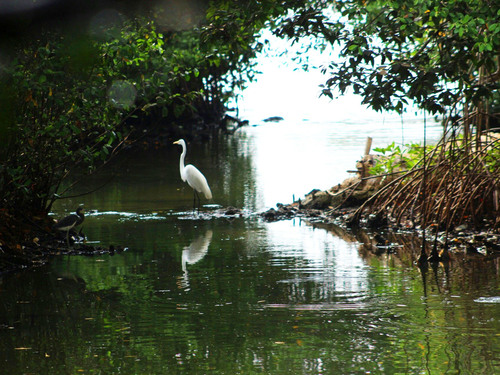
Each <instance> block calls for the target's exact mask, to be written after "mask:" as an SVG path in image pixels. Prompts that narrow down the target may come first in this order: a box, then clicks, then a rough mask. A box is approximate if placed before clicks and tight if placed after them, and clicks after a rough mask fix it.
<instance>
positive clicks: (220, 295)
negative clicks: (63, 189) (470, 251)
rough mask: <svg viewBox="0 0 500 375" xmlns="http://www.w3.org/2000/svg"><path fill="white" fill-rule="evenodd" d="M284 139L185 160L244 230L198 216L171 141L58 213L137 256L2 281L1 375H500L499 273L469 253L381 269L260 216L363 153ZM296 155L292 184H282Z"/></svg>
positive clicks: (268, 130)
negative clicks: (424, 266) (434, 264)
mask: <svg viewBox="0 0 500 375" xmlns="http://www.w3.org/2000/svg"><path fill="white" fill-rule="evenodd" d="M272 126H275V127H274V128H273V127H272ZM277 126H284V127H285V128H284V129H283V131H284V132H279V133H278V132H277V129H276V127H277ZM287 126H288V125H287V124H272V125H266V127H256V128H249V129H247V130H246V131H245V132H244V133H242V134H240V135H238V136H236V137H234V138H231V139H229V140H228V141H225V142H212V143H209V144H206V145H204V146H200V145H197V144H194V145H190V147H189V149H188V156H187V159H188V161H189V162H193V163H194V164H196V165H197V166H198V167H199V168H200V169H201V170H202V171H203V172H204V174H205V175H206V176H207V179H208V181H209V183H210V185H211V187H212V191H213V193H214V197H215V199H214V202H212V203H214V204H218V205H221V206H224V207H226V206H229V205H233V206H237V207H242V208H244V209H245V215H244V216H243V217H237V218H225V217H219V216H217V215H216V216H215V217H214V216H208V215H199V216H196V215H193V214H192V211H191V207H192V192H191V190H190V189H189V188H188V187H187V185H183V184H182V182H181V181H180V177H179V174H178V156H179V149H178V148H176V147H174V146H172V147H167V148H165V149H162V150H156V151H153V152H138V153H136V154H134V155H131V156H130V157H128V158H124V159H123V160H120V161H118V162H117V163H115V164H113V165H112V166H111V167H110V168H108V169H107V170H105V171H104V173H102V174H101V175H100V176H99V177H96V178H93V179H91V180H87V181H85V182H82V183H80V184H78V186H77V188H76V189H74V190H73V191H72V193H74V194H78V193H81V192H84V191H88V190H94V189H95V188H96V187H99V186H101V185H103V183H104V182H107V184H105V185H104V186H103V187H102V188H101V189H99V190H96V191H95V192H93V193H91V194H89V195H85V196H80V197H75V198H73V199H70V200H66V201H62V202H60V203H58V205H57V206H56V207H55V208H54V210H55V214H56V216H58V217H59V216H62V215H64V214H66V213H67V212H69V211H73V210H74V208H75V207H76V205H78V204H80V203H84V204H85V206H86V208H87V210H94V211H93V212H91V214H90V215H89V216H88V217H87V218H86V221H85V223H84V225H83V231H84V232H85V234H86V235H87V238H88V241H89V242H90V243H96V244H101V245H103V246H108V245H110V244H113V245H115V246H117V245H122V246H127V247H128V249H127V250H126V251H124V252H122V253H119V254H115V255H114V256H111V255H104V256H94V257H80V256H71V257H68V256H61V257H56V258H54V259H53V261H52V262H51V263H50V264H49V265H47V266H44V267H42V268H39V269H37V270H34V271H33V270H31V271H28V272H25V273H20V274H16V275H10V276H7V277H4V278H3V279H2V280H1V285H0V363H1V365H2V369H1V370H0V372H1V373H5V374H80V373H81V374H205V373H213V374H252V373H264V374H365V373H380V374H396V373H398V374H444V373H449V374H458V373H460V374H494V373H499V372H500V324H499V321H498V317H499V316H500V301H499V295H500V294H499V290H498V268H499V265H498V261H493V260H492V261H489V262H486V263H480V262H478V261H477V260H476V259H474V258H470V259H469V258H460V259H457V260H456V261H455V262H454V263H452V264H451V265H450V266H449V267H448V268H445V267H443V266H439V267H438V268H436V269H435V270H433V269H429V270H427V271H426V272H424V273H420V271H419V270H418V268H416V267H415V266H414V265H413V263H412V261H413V259H414V256H415V251H418V248H417V250H414V251H412V250H411V241H409V242H408V244H406V245H405V246H406V247H408V246H409V247H410V250H406V251H403V250H401V251H400V252H398V253H397V254H392V255H387V254H386V255H381V256H375V255H373V254H372V253H371V252H369V251H367V250H366V249H367V244H363V242H364V241H365V239H364V237H363V235H362V234H354V233H346V232H343V231H342V230H340V229H339V228H334V227H326V228H323V227H321V228H320V227H315V226H313V225H310V224H308V223H306V222H304V221H301V220H300V219H294V220H289V221H282V222H275V223H265V222H262V221H261V220H260V219H259V218H258V217H256V216H254V215H252V213H253V212H255V211H258V210H261V209H263V208H266V207H268V206H270V205H272V204H274V203H276V202H277V201H283V202H289V201H291V197H290V195H296V196H302V195H304V194H305V193H307V192H308V191H309V190H307V189H310V188H313V187H315V186H314V185H316V187H320V188H324V186H320V185H321V184H325V183H327V181H330V182H331V183H333V181H335V182H336V181H338V180H339V179H340V176H341V174H342V173H344V171H345V170H346V169H350V168H352V164H353V161H352V158H351V157H352V155H355V156H354V157H353V158H354V160H355V158H356V155H360V154H361V153H362V150H363V145H362V144H361V145H358V144H356V145H354V146H353V147H351V148H349V147H348V146H346V142H347V139H350V140H352V138H353V134H352V133H349V132H348V133H347V135H344V136H341V135H339V132H338V129H333V130H331V131H330V133H328V132H327V133H326V135H325V136H324V137H323V138H321V142H320V143H321V144H322V145H323V146H316V147H313V146H312V145H311V144H310V142H312V139H313V138H314V137H313V136H314V134H313V135H310V137H311V139H309V137H302V138H300V137H295V138H294V137H292V136H291V135H290V134H291V133H290V132H286V130H287V129H288V130H290V128H287ZM292 127H293V126H292ZM315 129H316V130H315ZM308 130H309V131H310V132H313V133H314V132H315V131H318V133H321V134H325V133H324V131H325V128H324V127H323V126H319V125H318V127H317V128H314V125H313V126H311V127H310V128H309V129H308ZM271 134H274V135H275V136H274V138H270V135H271ZM279 134H281V136H280V135H279ZM342 137H344V138H342ZM363 137H364V134H363ZM269 139H272V142H270V141H269ZM286 139H288V140H287V141H286V142H285V140H286ZM264 140H265V142H264ZM300 144H302V145H304V147H303V148H300V147H299V146H298V145H300ZM342 147H343V150H345V151H344V152H343V153H342V154H341V156H339V153H338V150H339V148H341V149H342ZM273 149H274V150H275V151H279V153H278V154H277V155H275V156H274V157H273V153H272V152H271V150H273ZM358 150H359V152H358ZM311 152H314V153H315V155H314V156H315V158H314V159H312V158H311V155H310V154H311ZM308 158H309V159H308ZM286 160H289V161H290V165H287V166H286V168H285V167H283V168H282V169H283V170H285V171H286V172H287V173H284V171H283V170H279V171H277V172H273V171H272V170H273V169H275V170H276V168H280V165H284V164H286V163H285V161H286ZM344 166H346V167H344ZM339 170H340V172H338V171H339ZM321 171H323V173H320V172H321ZM303 176H311V177H310V178H309V177H308V178H304V177H303ZM315 176H317V177H315ZM315 178H316V180H314V179H315ZM309 185H312V186H311V187H310V186H309ZM270 202H274V203H270ZM215 208H216V207H215V206H209V207H206V208H205V209H204V210H205V211H213V210H215ZM417 243H418V241H417ZM417 246H418V245H417Z"/></svg>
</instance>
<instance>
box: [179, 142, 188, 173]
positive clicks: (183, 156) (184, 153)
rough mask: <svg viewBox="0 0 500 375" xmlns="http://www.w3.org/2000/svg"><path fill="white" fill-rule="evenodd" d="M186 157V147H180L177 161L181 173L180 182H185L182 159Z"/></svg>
mask: <svg viewBox="0 0 500 375" xmlns="http://www.w3.org/2000/svg"><path fill="white" fill-rule="evenodd" d="M185 157H186V146H185V145H184V144H183V145H182V154H181V157H180V159H179V169H180V171H181V179H182V181H186V176H185V173H184V158H185Z"/></svg>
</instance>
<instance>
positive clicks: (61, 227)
mask: <svg viewBox="0 0 500 375" xmlns="http://www.w3.org/2000/svg"><path fill="white" fill-rule="evenodd" d="M84 213H85V210H84V209H83V207H82V206H79V207H78V208H77V209H76V212H75V213H74V214H71V215H68V216H66V217H63V218H62V219H61V220H59V221H58V222H57V223H55V224H54V226H53V227H52V229H54V230H58V231H61V232H66V243H67V244H68V247H69V231H70V230H71V229H73V228H74V227H76V226H78V225H80V224H81V223H83V220H85V214H84Z"/></svg>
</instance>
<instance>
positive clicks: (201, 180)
mask: <svg viewBox="0 0 500 375" xmlns="http://www.w3.org/2000/svg"><path fill="white" fill-rule="evenodd" d="M174 144H175V145H179V146H181V147H182V154H181V157H180V159H179V169H180V172H181V179H182V181H184V182H187V183H188V185H189V186H191V187H192V188H193V191H194V197H193V209H194V208H195V205H196V197H198V208H199V206H200V196H199V195H198V193H203V194H204V195H205V198H207V199H212V192H211V191H210V187H209V186H208V182H207V179H206V178H205V176H204V175H203V173H201V172H200V171H199V169H198V168H196V167H195V166H194V165H192V164H188V165H186V166H184V158H185V157H186V142H185V141H184V139H179V140H178V141H175V142H174Z"/></svg>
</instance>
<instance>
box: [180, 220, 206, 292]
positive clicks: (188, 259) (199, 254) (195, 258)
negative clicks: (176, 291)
mask: <svg viewBox="0 0 500 375" xmlns="http://www.w3.org/2000/svg"><path fill="white" fill-rule="evenodd" d="M212 236H213V232H212V230H211V229H208V230H207V231H206V232H205V235H203V236H199V237H197V238H195V239H194V240H193V241H192V242H191V244H190V245H189V246H186V247H185V248H184V250H182V272H183V274H182V278H181V287H182V288H183V289H187V288H189V277H188V270H187V265H188V264H195V263H197V262H199V261H200V260H201V259H203V257H204V256H205V255H206V254H207V252H208V247H209V246H210V242H211V241H212Z"/></svg>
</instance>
